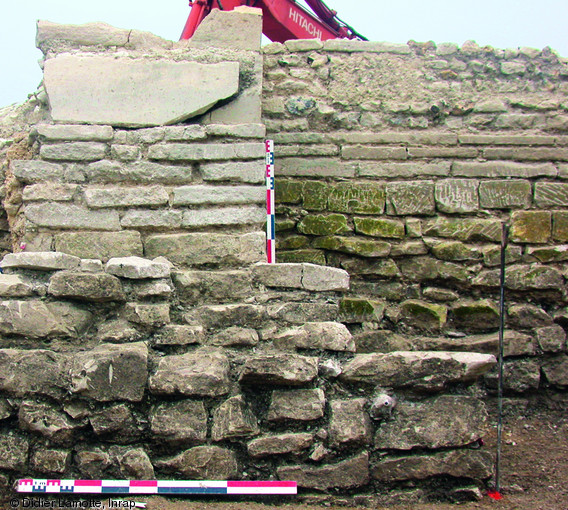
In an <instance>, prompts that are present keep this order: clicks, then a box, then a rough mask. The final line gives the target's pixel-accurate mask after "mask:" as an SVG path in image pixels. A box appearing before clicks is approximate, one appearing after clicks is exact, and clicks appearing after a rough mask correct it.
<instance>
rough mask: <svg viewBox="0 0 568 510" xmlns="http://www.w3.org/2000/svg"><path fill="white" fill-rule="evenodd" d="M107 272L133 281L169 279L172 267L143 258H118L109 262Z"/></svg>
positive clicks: (162, 262) (165, 263)
mask: <svg viewBox="0 0 568 510" xmlns="http://www.w3.org/2000/svg"><path fill="white" fill-rule="evenodd" d="M106 272H107V273H110V274H113V275H116V276H120V277H121V278H131V279H143V278H167V277H168V276H170V265H169V264H168V263H167V262H164V261H159V260H148V259H143V258H141V257H118V258H112V259H110V260H109V261H108V262H107V264H106Z"/></svg>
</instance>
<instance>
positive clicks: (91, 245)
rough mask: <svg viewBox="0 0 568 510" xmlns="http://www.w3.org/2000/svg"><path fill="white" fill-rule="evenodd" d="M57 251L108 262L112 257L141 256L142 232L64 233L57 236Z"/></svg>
mask: <svg viewBox="0 0 568 510" xmlns="http://www.w3.org/2000/svg"><path fill="white" fill-rule="evenodd" d="M55 249H56V250H57V251H59V252H64V253H68V254H70V255H75V256H78V257H84V258H92V259H99V260H101V261H103V262H106V261H107V260H109V259H110V258H112V257H128V256H141V255H142V253H143V247H142V239H141V236H140V232H132V231H126V230H125V231H122V232H96V233H95V232H63V233H61V234H56V236H55Z"/></svg>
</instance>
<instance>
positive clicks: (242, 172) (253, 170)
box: [200, 161, 266, 184]
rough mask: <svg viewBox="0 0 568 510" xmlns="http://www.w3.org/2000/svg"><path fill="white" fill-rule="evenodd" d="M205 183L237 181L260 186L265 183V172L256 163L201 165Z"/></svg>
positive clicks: (237, 162) (239, 162)
mask: <svg viewBox="0 0 568 510" xmlns="http://www.w3.org/2000/svg"><path fill="white" fill-rule="evenodd" d="M200 170H201V176H202V177H203V180H204V181H213V182H215V181H235V182H246V183H250V184H259V183H261V182H263V181H264V177H265V173H266V172H265V170H264V168H263V166H262V165H259V164H258V163H257V162H256V161H231V162H229V163H204V164H202V165H200Z"/></svg>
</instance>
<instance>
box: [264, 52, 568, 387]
mask: <svg viewBox="0 0 568 510" xmlns="http://www.w3.org/2000/svg"><path fill="white" fill-rule="evenodd" d="M264 54H265V65H264V67H265V81H264V94H263V105H264V106H263V114H264V122H265V124H266V126H267V129H268V135H267V136H268V137H271V138H274V140H275V147H276V149H275V151H276V175H277V178H276V202H277V207H278V209H277V213H278V217H277V231H278V236H277V250H278V252H277V260H278V261H280V262H292V261H293V262H299V261H307V262H312V263H317V264H327V265H330V266H335V267H341V268H344V269H346V270H347V271H348V272H349V273H350V275H351V276H352V285H351V291H350V293H349V294H347V295H346V296H345V298H344V299H343V300H342V301H341V302H340V317H341V320H342V321H343V322H345V323H346V324H348V325H349V327H350V329H351V331H352V332H353V333H354V335H355V341H356V345H357V351H358V352H390V351H392V350H398V349H419V350H421V349H443V350H474V351H481V352H491V353H496V352H497V351H496V349H497V338H498V335H497V330H498V324H499V314H498V295H499V293H498V285H499V270H498V266H499V262H500V256H499V253H500V243H501V236H502V225H503V223H505V224H507V225H508V226H509V228H510V235H509V247H508V252H507V271H506V272H507V276H506V290H507V317H506V328H507V332H506V334H505V341H506V348H505V350H506V353H505V354H506V356H507V358H508V359H507V363H506V369H505V372H506V381H505V386H506V390H507V392H508V393H509V395H510V396H522V395H523V394H527V392H528V394H530V393H531V392H534V391H535V390H538V389H544V388H552V389H554V388H556V389H563V388H565V387H566V386H567V385H568V372H567V369H568V357H567V356H566V354H565V352H566V336H565V330H564V327H565V326H566V325H567V323H566V318H565V306H566V299H567V296H566V268H565V261H566V260H567V256H566V253H567V246H566V244H565V243H566V242H567V241H568V230H567V229H566V219H567V218H568V184H567V183H566V178H567V176H568V174H567V171H568V163H567V161H568V134H567V132H568V112H567V110H568V98H567V93H568V65H567V60H566V59H563V58H560V57H559V56H558V55H557V54H556V53H554V52H553V51H552V50H550V49H548V48H546V49H544V50H542V51H538V50H534V49H531V48H521V49H516V50H496V49H493V48H489V47H487V48H481V47H478V46H477V45H476V44H475V43H472V42H468V43H466V44H464V45H463V46H462V47H458V46H457V45H453V44H440V45H439V46H436V45H434V44H433V43H425V44H419V43H414V42H411V43H409V44H408V45H396V44H387V43H363V42H354V41H327V42H325V43H324V44H322V43H320V42H319V41H289V42H287V43H286V45H282V44H270V45H268V46H266V47H264ZM486 383H487V384H488V386H489V387H490V388H492V387H494V386H495V376H494V374H490V375H489V376H488V377H487V381H486Z"/></svg>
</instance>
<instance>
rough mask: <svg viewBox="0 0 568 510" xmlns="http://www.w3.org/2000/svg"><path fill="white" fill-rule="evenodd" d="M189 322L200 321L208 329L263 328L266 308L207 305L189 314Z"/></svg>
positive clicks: (186, 317) (187, 316) (185, 317)
mask: <svg viewBox="0 0 568 510" xmlns="http://www.w3.org/2000/svg"><path fill="white" fill-rule="evenodd" d="M184 319H185V320H186V321H187V322H193V321H195V320H196V321H198V322H200V323H201V324H203V326H204V327H206V328H207V329H222V328H228V327H230V326H241V327H252V328H260V327H262V325H263V323H264V321H265V320H266V313H265V308H264V307H263V306H260V305H249V304H246V303H240V304H238V303H237V304H234V305H232V304H228V305H205V306H200V307H199V308H195V309H193V310H191V311H190V312H188V313H187V314H186V315H185V316H184Z"/></svg>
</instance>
